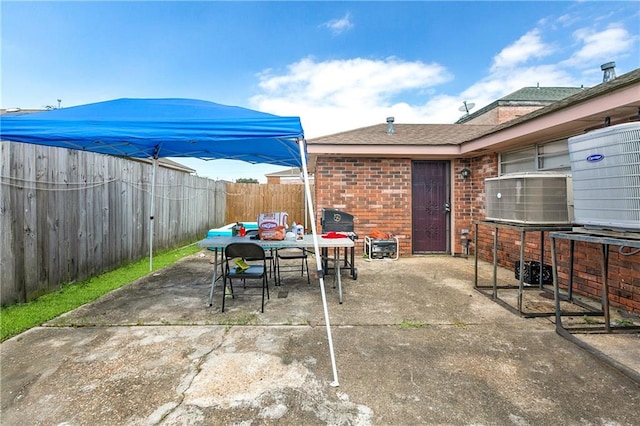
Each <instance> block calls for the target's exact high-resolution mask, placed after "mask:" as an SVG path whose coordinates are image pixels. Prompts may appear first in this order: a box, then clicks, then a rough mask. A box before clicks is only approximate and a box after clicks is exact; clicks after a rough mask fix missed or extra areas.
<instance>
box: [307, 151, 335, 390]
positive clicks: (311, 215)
mask: <svg viewBox="0 0 640 426" xmlns="http://www.w3.org/2000/svg"><path fill="white" fill-rule="evenodd" d="M298 145H299V147H300V160H301V162H302V173H303V176H304V189H305V193H306V198H307V207H308V209H309V220H310V221H311V234H312V235H313V250H314V253H316V256H315V258H316V271H318V278H319V279H320V294H321V295H322V308H323V310H324V322H325V324H326V327H327V340H328V343H329V355H330V356H331V368H332V369H333V382H331V386H333V387H338V386H340V383H339V382H338V369H337V368H336V357H335V354H334V352H333V339H332V337H331V324H330V323H329V310H328V309H327V296H326V294H325V290H324V277H323V274H322V265H321V260H320V256H319V253H320V247H319V245H318V233H317V231H316V220H315V213H314V210H313V200H312V198H311V187H310V186H309V173H308V171H307V157H306V156H305V152H306V147H305V145H306V141H305V140H304V139H300V140H298Z"/></svg>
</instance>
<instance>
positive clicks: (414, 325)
mask: <svg viewBox="0 0 640 426" xmlns="http://www.w3.org/2000/svg"><path fill="white" fill-rule="evenodd" d="M428 325H429V324H427V323H426V322H424V321H409V320H404V321H402V322H401V323H400V324H398V327H400V328H403V329H406V328H423V327H426V326H428Z"/></svg>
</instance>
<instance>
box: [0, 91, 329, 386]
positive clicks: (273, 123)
mask: <svg viewBox="0 0 640 426" xmlns="http://www.w3.org/2000/svg"><path fill="white" fill-rule="evenodd" d="M0 124H1V126H0V136H1V139H2V140H6V141H13V142H23V143H31V144H38V145H48V146H54V147H61V148H70V149H77V150H82V151H90V152H96V153H101V154H108V155H116V156H121V157H132V158H152V159H153V177H152V195H151V218H150V227H151V232H150V233H149V234H150V237H149V238H150V242H149V262H150V268H151V267H152V263H151V262H152V259H153V231H152V230H153V222H152V221H153V212H154V206H153V204H154V198H155V174H156V169H157V160H158V158H166V157H194V158H201V159H209V160H210V159H234V160H242V161H246V162H249V163H268V164H275V165H281V166H289V167H301V168H302V170H303V174H304V182H305V190H306V195H307V205H308V209H309V212H310V215H311V230H312V232H313V236H314V242H315V252H316V253H320V250H319V247H318V244H317V238H318V237H317V231H316V226H315V219H314V213H313V212H314V210H313V205H312V201H311V200H312V199H311V190H310V187H309V179H308V170H307V152H306V143H305V140H304V132H303V129H302V125H301V123H300V118H299V117H280V116H276V115H272V114H267V113H263V112H259V111H254V110H250V109H246V108H241V107H235V106H227V105H220V104H216V103H213V102H208V101H203V100H197V99H129V98H124V99H115V100H111V101H106V102H98V103H92V104H87V105H80V106H76V107H70V108H64V109H55V110H51V111H44V112H39V113H32V114H22V115H20V114H6V115H3V116H0ZM316 261H317V265H318V266H317V268H318V270H319V271H320V261H319V260H318V259H316ZM319 277H320V289H321V294H322V303H323V306H324V313H325V323H326V326H327V336H328V338H329V349H330V354H331V362H332V366H333V373H334V382H333V383H332V385H334V386H338V378H337V371H336V366H335V357H334V353H333V343H332V339H331V330H330V324H329V314H328V310H327V302H326V295H325V290H324V280H323V278H322V273H320V274H319Z"/></svg>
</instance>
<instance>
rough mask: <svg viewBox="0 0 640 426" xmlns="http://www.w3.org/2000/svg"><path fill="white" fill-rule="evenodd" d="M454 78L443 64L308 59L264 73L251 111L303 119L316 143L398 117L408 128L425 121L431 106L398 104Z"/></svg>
mask: <svg viewBox="0 0 640 426" xmlns="http://www.w3.org/2000/svg"><path fill="white" fill-rule="evenodd" d="M451 78H452V76H451V75H450V73H449V72H448V71H447V70H446V69H445V68H444V67H443V66H441V65H439V64H425V63H422V62H408V61H402V60H399V59H397V58H388V59H385V60H372V59H362V58H355V59H348V60H331V61H326V62H318V61H315V60H314V59H312V58H305V59H302V60H301V61H299V62H296V63H294V64H291V65H290V66H289V67H288V68H287V72H286V73H285V74H283V75H274V74H273V72H272V71H268V72H265V73H262V74H261V75H260V88H261V89H262V90H263V93H262V94H261V95H258V96H254V97H253V98H252V99H251V106H252V107H255V108H256V109H259V110H261V111H269V112H272V113H274V114H280V115H298V116H300V117H301V119H302V120H303V126H304V128H305V133H306V136H307V137H309V138H312V137H318V136H322V135H327V134H331V133H336V132H339V131H344V130H351V129H355V128H358V127H363V126H368V125H372V124H376V123H381V122H382V123H384V120H385V118H386V117H388V116H390V115H394V114H395V115H397V116H398V117H402V118H401V121H402V122H405V123H410V122H425V121H424V120H420V121H416V120H418V119H419V118H420V116H424V114H425V113H426V111H425V109H424V108H425V106H422V107H420V106H410V105H409V104H407V103H404V102H403V103H398V102H397V101H395V99H397V98H399V97H401V96H403V95H405V97H407V98H408V97H415V94H416V93H419V92H422V91H424V90H426V89H428V88H430V87H433V86H437V85H439V84H442V83H444V82H446V81H448V80H450V79H451ZM396 112H397V114H396ZM400 114H402V115H401V116H400Z"/></svg>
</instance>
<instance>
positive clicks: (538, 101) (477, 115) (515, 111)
mask: <svg viewBox="0 0 640 426" xmlns="http://www.w3.org/2000/svg"><path fill="white" fill-rule="evenodd" d="M583 90H584V88H583V87H540V86H537V87H525V88H523V89H520V90H517V91H515V92H513V93H511V94H510V95H507V96H505V97H504V98H500V99H498V100H497V101H494V102H492V103H490V104H489V105H487V106H485V107H483V108H480V109H479V110H477V111H475V112H473V113H468V114H466V115H464V116H462V117H461V118H460V119H459V120H458V121H456V124H463V123H466V124H492V125H497V124H502V123H505V122H507V121H510V120H513V119H514V118H518V117H522V116H523V115H527V114H529V113H530V112H533V111H535V110H537V109H540V108H543V107H545V106H547V105H551V104H552V103H554V102H557V101H560V100H562V99H564V98H566V97H568V96H571V95H575V94H576V93H578V92H581V91H583ZM468 105H469V104H467V103H466V102H465V107H467V106H468Z"/></svg>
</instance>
